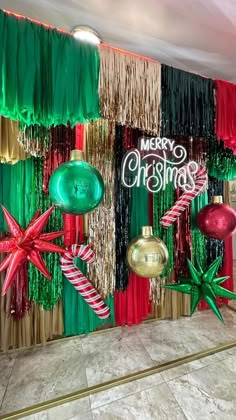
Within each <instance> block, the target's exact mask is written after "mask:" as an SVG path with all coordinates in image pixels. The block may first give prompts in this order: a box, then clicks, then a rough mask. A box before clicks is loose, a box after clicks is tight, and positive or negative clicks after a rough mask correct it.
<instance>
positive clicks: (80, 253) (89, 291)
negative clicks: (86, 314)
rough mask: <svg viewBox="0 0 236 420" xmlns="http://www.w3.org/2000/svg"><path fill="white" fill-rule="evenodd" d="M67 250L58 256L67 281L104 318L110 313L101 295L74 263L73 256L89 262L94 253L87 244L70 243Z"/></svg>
mask: <svg viewBox="0 0 236 420" xmlns="http://www.w3.org/2000/svg"><path fill="white" fill-rule="evenodd" d="M66 249H67V252H65V253H64V254H62V255H61V257H60V266H61V269H62V271H63V273H64V275H65V277H66V278H67V279H68V280H69V282H70V283H71V284H72V285H73V286H74V287H75V289H76V290H77V291H78V292H79V293H80V294H81V296H83V298H84V300H85V302H87V304H88V305H89V306H90V307H91V308H92V309H93V310H94V312H95V313H96V314H97V316H98V317H99V318H101V319H106V318H108V317H109V315H110V309H109V308H108V306H107V305H106V304H105V303H104V301H103V300H102V298H101V296H100V295H99V293H98V292H97V290H95V289H94V287H93V286H92V285H91V283H90V282H89V281H88V279H87V278H86V277H85V276H84V275H83V273H81V271H80V270H79V269H78V268H77V267H76V265H75V263H74V258H76V257H78V258H81V260H83V261H85V262H87V263H90V262H92V261H93V260H94V253H93V251H92V249H91V248H89V246H87V245H76V244H74V245H71V246H69V247H68V248H66Z"/></svg>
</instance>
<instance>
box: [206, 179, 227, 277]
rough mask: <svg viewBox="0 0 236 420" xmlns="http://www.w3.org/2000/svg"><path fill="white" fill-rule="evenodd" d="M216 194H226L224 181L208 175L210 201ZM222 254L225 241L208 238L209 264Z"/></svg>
mask: <svg viewBox="0 0 236 420" xmlns="http://www.w3.org/2000/svg"><path fill="white" fill-rule="evenodd" d="M214 195H222V196H223V195H224V182H223V181H220V180H219V179H216V178H214V177H212V176H209V177H208V201H209V203H211V199H212V197H213V196H214ZM220 255H224V241H223V240H219V239H212V238H207V264H208V265H210V264H211V263H212V262H213V261H214V260H215V259H216V258H217V257H219V256H220ZM221 267H222V266H221ZM221 267H220V269H221Z"/></svg>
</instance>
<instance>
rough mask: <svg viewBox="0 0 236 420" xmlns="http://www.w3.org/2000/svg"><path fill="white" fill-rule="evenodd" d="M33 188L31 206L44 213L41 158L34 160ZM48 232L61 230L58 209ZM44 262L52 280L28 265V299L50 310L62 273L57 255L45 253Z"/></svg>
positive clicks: (47, 201)
mask: <svg viewBox="0 0 236 420" xmlns="http://www.w3.org/2000/svg"><path fill="white" fill-rule="evenodd" d="M34 164H35V166H34V171H35V188H34V193H35V196H33V195H34V194H32V205H33V207H34V209H35V211H36V210H37V209H38V208H40V209H41V212H44V211H46V210H47V209H48V208H49V207H50V205H51V203H50V199H49V197H48V196H46V195H45V194H44V193H43V190H42V188H43V167H44V162H43V158H35V160H34ZM47 227H48V231H49V232H56V231H60V230H62V213H61V211H60V209H59V208H57V207H55V210H54V213H53V215H52V216H51V217H50V219H49V221H48V224H47ZM56 243H58V244H60V245H61V244H62V239H61V238H59V239H57V240H56ZM44 259H45V262H46V265H47V267H48V271H49V273H50V274H51V276H52V280H51V281H49V280H48V279H46V278H45V277H44V276H43V275H42V274H41V273H40V272H39V270H37V269H36V267H35V266H33V265H32V264H29V278H30V281H29V297H30V299H31V300H34V301H36V302H37V303H39V304H40V305H42V307H43V309H46V310H50V309H52V308H53V307H54V306H55V305H56V304H57V302H58V300H59V299H60V297H61V294H62V279H63V275H62V271H61V269H60V265H59V254H56V253H46V254H45V258H44Z"/></svg>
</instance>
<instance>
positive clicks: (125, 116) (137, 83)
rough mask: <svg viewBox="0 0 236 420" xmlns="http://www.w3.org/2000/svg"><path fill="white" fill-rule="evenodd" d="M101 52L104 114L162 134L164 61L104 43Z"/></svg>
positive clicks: (101, 84)
mask: <svg viewBox="0 0 236 420" xmlns="http://www.w3.org/2000/svg"><path fill="white" fill-rule="evenodd" d="M99 55H100V78H99V96H100V112H101V115H102V116H103V117H104V118H106V119H109V120H111V121H115V122H116V123H118V124H121V125H127V126H128V127H132V128H139V129H141V130H144V131H146V132H147V133H153V134H159V130H160V94H161V91H160V76H161V66H160V64H159V63H158V62H157V61H154V60H148V59H142V58H137V57H135V56H132V55H130V54H127V53H126V52H122V51H120V50H118V49H113V48H110V47H108V46H104V45H101V46H100V47H99Z"/></svg>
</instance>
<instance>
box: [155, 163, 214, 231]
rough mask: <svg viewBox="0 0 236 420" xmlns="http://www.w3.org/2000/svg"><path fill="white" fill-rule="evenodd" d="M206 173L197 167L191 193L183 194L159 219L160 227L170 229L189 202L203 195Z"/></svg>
mask: <svg viewBox="0 0 236 420" xmlns="http://www.w3.org/2000/svg"><path fill="white" fill-rule="evenodd" d="M207 179H208V178H207V171H206V169H204V168H203V167H202V166H199V168H198V171H197V173H196V175H195V177H194V180H195V188H194V190H193V191H189V192H185V193H183V194H182V195H181V196H180V197H179V199H178V200H177V201H176V202H175V204H174V205H173V207H171V208H170V209H169V210H167V212H166V213H165V214H164V216H163V217H162V218H161V221H160V223H161V225H162V226H163V227H164V228H168V227H170V226H171V225H172V224H173V223H174V222H175V221H176V220H177V218H178V217H179V216H180V215H181V213H182V212H183V211H185V210H186V208H187V207H188V206H189V205H190V203H191V201H192V200H193V199H194V198H195V197H196V196H197V195H199V194H201V193H203V191H205V189H206V188H207Z"/></svg>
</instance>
